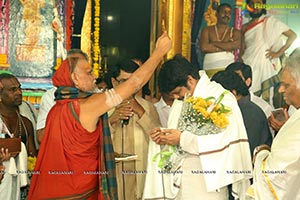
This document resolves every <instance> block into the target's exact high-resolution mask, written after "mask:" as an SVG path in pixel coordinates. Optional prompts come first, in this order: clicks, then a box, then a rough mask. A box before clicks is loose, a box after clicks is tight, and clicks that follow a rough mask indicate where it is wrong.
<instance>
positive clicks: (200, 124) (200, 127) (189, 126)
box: [178, 91, 231, 135]
mask: <svg viewBox="0 0 300 200" xmlns="http://www.w3.org/2000/svg"><path fill="white" fill-rule="evenodd" d="M227 93H228V91H225V92H223V93H222V94H221V95H220V96H219V98H218V99H215V98H214V97H208V98H205V99H204V98H201V97H188V98H185V100H184V103H183V108H182V112H181V116H180V118H179V122H178V129H179V130H180V131H184V130H187V131H190V132H192V133H194V134H196V135H209V134H217V133H220V132H221V131H222V129H224V128H226V127H227V126H228V124H229V122H228V119H227V115H228V114H229V113H230V111H231V110H230V109H229V108H227V107H226V106H224V105H223V104H222V103H221V101H222V99H223V98H224V96H225V95H226V94H227ZM212 100H214V101H212Z"/></svg>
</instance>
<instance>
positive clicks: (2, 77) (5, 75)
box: [0, 73, 18, 92]
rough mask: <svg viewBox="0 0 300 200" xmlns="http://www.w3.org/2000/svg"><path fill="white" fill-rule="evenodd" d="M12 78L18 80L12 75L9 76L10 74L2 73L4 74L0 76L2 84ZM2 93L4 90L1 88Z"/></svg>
mask: <svg viewBox="0 0 300 200" xmlns="http://www.w3.org/2000/svg"><path fill="white" fill-rule="evenodd" d="M12 78H13V79H16V80H18V79H17V77H15V76H14V75H12V74H8V73H2V74H0V82H1V81H2V80H3V79H12ZM0 92H2V88H0Z"/></svg>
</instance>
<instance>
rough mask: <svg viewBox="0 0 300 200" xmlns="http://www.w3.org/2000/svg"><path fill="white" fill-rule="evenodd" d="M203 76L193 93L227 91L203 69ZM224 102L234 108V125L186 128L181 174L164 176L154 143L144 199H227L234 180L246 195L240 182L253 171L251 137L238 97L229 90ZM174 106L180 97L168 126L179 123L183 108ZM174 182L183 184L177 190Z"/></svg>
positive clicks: (181, 143) (231, 117)
mask: <svg viewBox="0 0 300 200" xmlns="http://www.w3.org/2000/svg"><path fill="white" fill-rule="evenodd" d="M200 76H201V79H200V80H199V82H198V83H197V86H196V89H195V92H194V94H193V96H200V97H204V98H206V97H209V96H214V97H216V98H218V97H219V96H220V95H221V94H222V93H223V92H224V91H225V90H224V89H223V88H222V86H221V85H219V84H217V83H215V82H210V80H209V79H208V77H207V75H206V74H205V72H204V71H200ZM222 103H224V105H227V106H228V107H230V108H231V109H232V114H231V115H230V117H229V124H230V125H229V126H228V128H226V130H225V131H223V132H222V133H219V134H214V135H205V136H197V135H195V134H193V133H190V132H188V131H183V132H182V134H181V137H180V146H181V147H182V149H183V150H184V151H186V152H187V154H186V157H185V158H184V161H183V163H182V165H181V169H180V170H179V171H182V174H181V177H179V175H180V174H176V175H175V176H173V175H172V174H171V175H170V174H166V175H164V177H163V178H162V176H161V174H159V173H158V171H159V169H158V167H157V163H154V162H151V160H150V159H151V158H153V155H155V153H157V152H158V151H159V150H160V148H159V146H158V145H156V146H155V144H151V145H150V147H152V149H150V148H149V155H148V156H149V157H148V168H147V172H148V174H147V177H146V187H145V190H144V199H153V198H158V199H159V198H162V196H163V194H165V196H166V197H167V198H172V199H173V198H175V199H177V200H189V199H191V200H194V199H200V198H201V199H208V200H209V199H212V200H219V199H220V200H223V199H228V191H227V185H229V184H234V190H235V192H237V193H238V194H239V196H240V199H244V198H243V195H244V192H245V191H244V190H245V188H244V189H243V190H242V189H240V188H241V187H242V184H237V183H244V181H246V182H247V180H248V179H249V178H250V177H251V173H252V165H251V156H250V150H249V144H248V141H247V139H248V138H247V134H246V130H245V127H244V125H243V119H242V115H241V112H240V110H239V107H238V104H237V102H236V99H235V97H234V96H233V95H232V94H227V95H225V97H224V99H223V101H222ZM174 106H178V103H177V101H174V103H173V106H172V108H171V111H170V116H169V122H168V128H174V127H169V126H170V125H172V124H176V120H177V121H178V118H179V116H180V112H181V109H174ZM178 107H179V106H178ZM178 107H177V108H178ZM172 121H173V122H172ZM154 151H156V152H155V153H153V152H154ZM166 181H167V182H166ZM162 182H164V186H165V187H164V189H162V185H163V183H162ZM174 183H175V184H178V185H179V189H177V190H176V188H178V187H174ZM168 184H169V185H168ZM235 186H237V187H235ZM238 187H239V189H237V188H238ZM236 189H237V190H236ZM146 195H147V196H146Z"/></svg>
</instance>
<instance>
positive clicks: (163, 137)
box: [150, 128, 181, 145]
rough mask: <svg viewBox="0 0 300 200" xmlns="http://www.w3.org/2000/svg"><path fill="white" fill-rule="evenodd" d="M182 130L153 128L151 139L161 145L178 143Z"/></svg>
mask: <svg viewBox="0 0 300 200" xmlns="http://www.w3.org/2000/svg"><path fill="white" fill-rule="evenodd" d="M180 135H181V132H180V131H179V130H176V129H165V128H163V129H162V128H155V129H153V130H152V132H151V134H150V136H151V139H152V140H153V141H154V142H155V143H156V144H159V145H164V144H168V145H178V144H179V142H180Z"/></svg>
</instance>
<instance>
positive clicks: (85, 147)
mask: <svg viewBox="0 0 300 200" xmlns="http://www.w3.org/2000/svg"><path fill="white" fill-rule="evenodd" d="M69 102H71V103H72V104H73V107H74V108H75V112H76V113H77V115H78V113H80V111H79V104H78V100H60V101H57V103H56V105H55V106H54V107H53V108H52V109H51V110H50V112H49V114H48V118H47V123H46V129H45V133H44V136H43V140H42V143H41V147H40V151H39V154H38V158H37V163H36V167H35V173H39V174H34V175H33V177H32V180H31V184H30V191H29V196H28V199H33V200H36V199H44V198H59V197H72V198H75V199H76V197H77V198H79V199H85V198H86V197H90V198H91V199H102V198H100V196H99V197H97V196H98V195H100V193H99V192H98V191H99V190H98V185H99V184H98V183H99V175H98V174H88V173H89V172H98V171H100V170H99V148H100V147H99V141H100V139H101V138H100V137H101V135H102V134H101V131H102V126H101V123H100V122H99V125H98V127H97V129H96V130H95V131H94V132H92V133H91V132H88V131H87V130H85V129H84V128H83V127H82V126H81V124H80V122H78V121H77V120H76V118H75V117H74V115H73V114H72V112H71V109H70V107H69ZM78 116H79V115H78ZM91 194H93V196H90V195H91Z"/></svg>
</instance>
